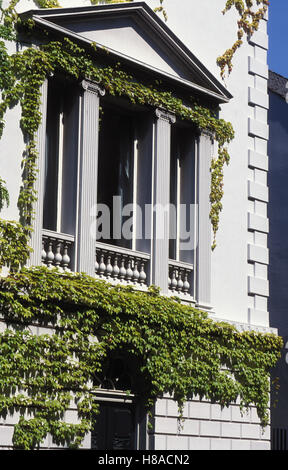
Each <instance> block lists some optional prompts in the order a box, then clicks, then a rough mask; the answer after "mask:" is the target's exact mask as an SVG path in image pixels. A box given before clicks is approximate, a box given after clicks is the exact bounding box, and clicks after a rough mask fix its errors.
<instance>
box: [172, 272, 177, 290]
mask: <svg viewBox="0 0 288 470" xmlns="http://www.w3.org/2000/svg"><path fill="white" fill-rule="evenodd" d="M176 287H177V279H176V271H175V269H174V268H172V276H171V290H172V291H174V290H175V289H176Z"/></svg>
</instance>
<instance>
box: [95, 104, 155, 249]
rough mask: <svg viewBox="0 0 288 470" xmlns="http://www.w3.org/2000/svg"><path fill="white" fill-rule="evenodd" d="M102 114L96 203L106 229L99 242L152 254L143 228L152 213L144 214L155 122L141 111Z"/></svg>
mask: <svg viewBox="0 0 288 470" xmlns="http://www.w3.org/2000/svg"><path fill="white" fill-rule="evenodd" d="M102 110H103V112H102V113H101V118H100V131H99V153H98V192H97V203H98V207H99V209H101V207H103V206H105V209H106V210H105V213H103V214H102V213H101V210H99V213H100V216H101V217H102V219H101V220H102V222H103V223H101V224H100V225H99V226H98V236H97V238H98V239H99V241H102V242H106V243H111V244H114V245H117V246H120V247H123V248H128V249H132V250H140V251H146V252H149V251H150V246H149V240H147V239H146V240H145V228H146V231H147V227H145V223H146V225H147V224H149V218H150V213H149V211H146V214H145V206H147V205H151V190H152V180H151V178H152V119H151V117H150V114H149V113H146V112H143V110H142V112H132V111H131V109H130V110H129V109H128V110H127V109H126V108H123V107H120V106H116V105H111V104H106V105H105V104H104V105H103V107H102ZM147 212H148V213H147ZM108 214H109V219H108V222H107V217H108ZM147 216H148V221H147ZM104 225H105V226H104Z"/></svg>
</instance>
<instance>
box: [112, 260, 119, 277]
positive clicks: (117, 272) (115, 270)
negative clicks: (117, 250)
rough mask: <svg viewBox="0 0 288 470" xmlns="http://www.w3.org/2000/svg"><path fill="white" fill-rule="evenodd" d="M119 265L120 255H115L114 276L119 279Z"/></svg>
mask: <svg viewBox="0 0 288 470" xmlns="http://www.w3.org/2000/svg"><path fill="white" fill-rule="evenodd" d="M119 271H120V269H119V266H118V256H117V255H115V257H114V265H113V278H114V279H118V276H119Z"/></svg>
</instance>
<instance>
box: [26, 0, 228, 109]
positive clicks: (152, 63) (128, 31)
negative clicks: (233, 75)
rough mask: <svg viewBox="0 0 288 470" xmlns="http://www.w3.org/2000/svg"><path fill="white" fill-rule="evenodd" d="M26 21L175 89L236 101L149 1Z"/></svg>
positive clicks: (44, 13) (43, 14)
mask: <svg viewBox="0 0 288 470" xmlns="http://www.w3.org/2000/svg"><path fill="white" fill-rule="evenodd" d="M21 16H22V17H28V18H32V19H33V20H34V22H35V24H36V25H37V26H38V27H39V28H45V29H46V30H47V31H49V32H50V33H52V34H55V35H57V36H59V35H62V36H66V37H70V38H71V39H73V40H74V41H76V42H78V43H81V45H82V46H84V47H85V46H86V47H89V46H90V45H91V44H92V43H93V44H94V45H95V46H96V51H97V52H96V54H97V55H98V57H102V59H103V58H104V59H105V60H107V61H108V60H111V61H112V60H113V61H114V62H115V60H117V61H121V64H122V65H125V66H127V67H129V69H133V70H135V69H137V71H138V72H141V73H143V74H145V76H147V77H148V76H149V75H150V77H151V76H153V77H154V79H157V78H158V79H160V80H162V82H165V83H166V84H168V85H170V86H171V85H172V86H173V89H175V88H177V89H181V90H182V91H183V92H185V93H189V94H190V95H191V93H192V94H193V95H194V96H199V97H202V98H205V99H209V100H212V101H216V102H218V103H225V102H228V101H229V100H230V99H231V98H232V95H231V94H230V93H229V91H228V90H227V89H226V88H225V87H224V86H223V84H222V83H221V82H220V81H218V79H216V78H215V77H214V76H213V75H212V74H211V73H210V72H209V70H207V68H206V67H205V66H204V65H203V64H202V62H201V61H200V60H199V59H198V58H197V57H196V56H195V55H194V54H193V53H192V52H191V51H190V50H189V49H188V48H187V47H186V46H185V45H184V44H183V43H182V42H181V41H180V40H179V39H178V37H177V36H176V35H175V34H174V33H173V32H172V31H171V30H170V29H169V28H168V27H167V26H166V24H165V23H164V22H163V21H162V20H161V19H160V18H159V17H158V16H157V15H156V14H155V13H154V12H153V10H152V9H151V8H150V7H148V6H147V5H146V3H145V2H133V3H118V4H109V5H97V6H89V7H77V8H52V9H42V10H41V9H40V10H30V11H28V12H25V13H22V15H21ZM90 52H91V50H90Z"/></svg>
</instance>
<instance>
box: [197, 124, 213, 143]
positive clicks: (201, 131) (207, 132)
mask: <svg viewBox="0 0 288 470" xmlns="http://www.w3.org/2000/svg"><path fill="white" fill-rule="evenodd" d="M198 131H199V137H201V136H203V137H208V138H210V139H211V141H212V142H214V139H215V133H214V132H213V131H211V130H210V129H204V128H203V127H199V129H198Z"/></svg>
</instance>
